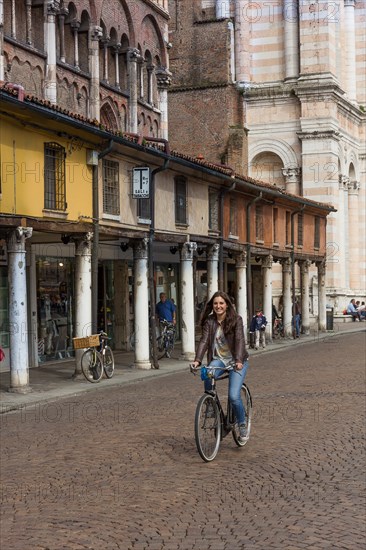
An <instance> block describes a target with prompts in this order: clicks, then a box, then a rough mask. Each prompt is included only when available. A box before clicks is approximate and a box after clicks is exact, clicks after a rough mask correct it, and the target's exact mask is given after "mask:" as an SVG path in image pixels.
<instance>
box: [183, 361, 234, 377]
mask: <svg viewBox="0 0 366 550" xmlns="http://www.w3.org/2000/svg"><path fill="white" fill-rule="evenodd" d="M202 368H205V369H207V370H208V371H212V372H213V371H214V370H225V371H227V372H230V371H232V370H234V366H231V365H228V366H227V367H215V366H212V367H206V365H198V366H197V367H195V366H194V364H193V363H190V364H189V370H190V372H191V373H192V374H194V376H196V374H197V371H198V370H201V369H202Z"/></svg>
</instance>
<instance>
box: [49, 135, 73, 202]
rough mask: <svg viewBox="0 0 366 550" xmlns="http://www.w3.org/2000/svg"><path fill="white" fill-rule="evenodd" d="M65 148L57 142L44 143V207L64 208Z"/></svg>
mask: <svg viewBox="0 0 366 550" xmlns="http://www.w3.org/2000/svg"><path fill="white" fill-rule="evenodd" d="M65 157H66V152H65V149H64V148H63V147H62V146H61V145H59V144H58V143H45V144H44V207H45V208H46V209H49V210H66V206H67V204H66V192H65V189H66V183H65Z"/></svg>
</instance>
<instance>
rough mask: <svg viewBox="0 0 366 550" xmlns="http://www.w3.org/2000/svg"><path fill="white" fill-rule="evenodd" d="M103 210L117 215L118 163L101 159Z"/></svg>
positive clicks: (118, 207)
mask: <svg viewBox="0 0 366 550" xmlns="http://www.w3.org/2000/svg"><path fill="white" fill-rule="evenodd" d="M103 212H104V214H111V215H113V216H119V214H120V205H119V164H118V162H115V161H113V160H103Z"/></svg>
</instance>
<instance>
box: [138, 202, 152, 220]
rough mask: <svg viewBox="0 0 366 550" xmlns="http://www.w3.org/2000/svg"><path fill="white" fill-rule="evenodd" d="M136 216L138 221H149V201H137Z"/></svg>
mask: <svg viewBox="0 0 366 550" xmlns="http://www.w3.org/2000/svg"><path fill="white" fill-rule="evenodd" d="M137 216H138V218H139V220H140V221H142V220H143V221H150V220H151V216H150V199H137Z"/></svg>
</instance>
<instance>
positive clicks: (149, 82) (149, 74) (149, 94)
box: [146, 65, 154, 105]
mask: <svg viewBox="0 0 366 550" xmlns="http://www.w3.org/2000/svg"><path fill="white" fill-rule="evenodd" d="M146 70H147V102H148V103H149V104H150V105H152V104H153V103H154V98H153V74H154V65H148V66H147V67H146Z"/></svg>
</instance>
